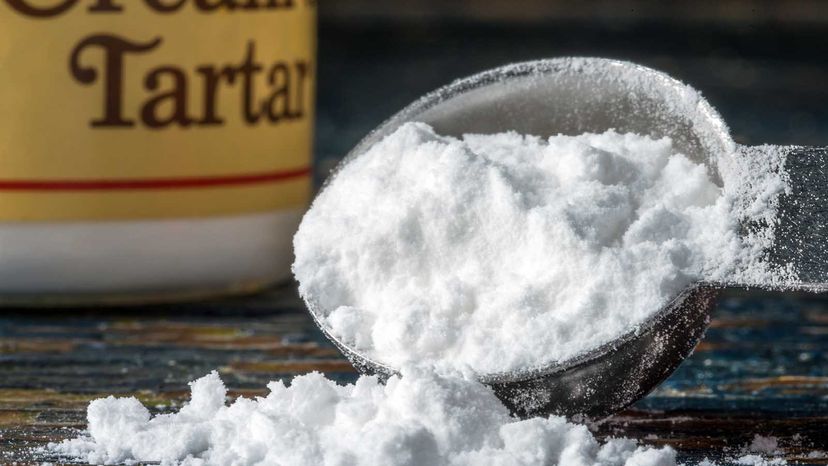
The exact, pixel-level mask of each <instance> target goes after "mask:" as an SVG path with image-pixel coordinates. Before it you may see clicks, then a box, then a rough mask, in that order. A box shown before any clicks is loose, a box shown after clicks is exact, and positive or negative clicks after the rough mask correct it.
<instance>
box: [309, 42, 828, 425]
mask: <svg viewBox="0 0 828 466" xmlns="http://www.w3.org/2000/svg"><path fill="white" fill-rule="evenodd" d="M410 121H421V122H425V123H428V124H430V125H431V126H433V127H434V129H435V131H436V132H437V133H439V134H443V135H449V136H457V137H459V136H462V135H463V134H465V133H497V132H503V131H510V130H512V131H517V132H519V133H525V134H533V135H538V136H542V137H546V136H551V135H555V134H571V135H577V134H581V133H584V132H593V133H601V132H604V131H606V130H609V129H615V130H616V131H618V132H620V133H624V132H633V133H638V134H646V135H649V136H651V137H653V138H661V137H664V136H669V137H670V138H671V139H672V141H673V146H674V147H675V148H676V150H677V151H679V152H681V153H683V154H685V155H686V156H688V157H689V158H690V159H692V160H694V161H696V162H698V163H703V164H705V165H706V166H707V167H708V170H709V172H710V174H711V176H712V177H713V178H714V179H715V180H716V181H718V182H719V183H721V176H720V175H721V174H720V173H719V167H720V166H721V163H723V162H725V160H724V159H723V158H725V157H730V156H732V154H735V153H743V154H746V153H753V152H755V153H756V154H761V153H763V151H753V152H751V150H752V149H751V148H750V147H747V146H740V145H738V144H736V143H735V142H734V141H733V140H732V139H731V137H730V134H729V132H728V129H727V125H726V124H725V123H724V121H723V120H722V118H721V117H720V116H719V114H718V113H717V112H716V110H714V109H713V107H712V106H711V105H710V104H709V103H708V102H707V101H706V100H704V99H703V98H702V97H701V96H700V95H699V94H698V93H697V92H696V91H695V90H694V89H692V88H691V87H689V86H687V85H685V84H683V83H681V82H679V81H677V80H676V79H673V78H671V77H670V76H668V75H666V74H664V73H661V72H659V71H656V70H653V69H650V68H647V67H644V66H641V65H637V64H634V63H630V62H624V61H618V60H609V59H602V58H576V57H571V58H559V59H551V60H539V61H532V62H526V63H519V64H514V65H508V66H504V67H501V68H496V69H493V70H489V71H485V72H483V73H479V74H476V75H474V76H471V77H468V78H465V79H460V80H458V81H455V82H454V83H451V84H449V85H448V86H445V87H443V88H440V89H438V90H436V91H434V92H432V93H430V94H427V95H426V96H424V97H422V98H421V99H419V100H417V101H416V102H414V103H413V104H411V105H409V106H408V107H406V108H405V109H403V110H402V111H400V112H399V113H397V114H396V115H394V116H393V117H391V118H390V119H389V120H387V121H385V122H384V123H383V124H381V125H380V126H379V127H378V128H376V129H375V130H374V131H372V132H371V133H370V134H369V135H368V136H367V137H365V138H364V139H363V140H362V141H361V142H360V143H359V144H358V145H357V146H356V147H355V148H354V149H353V150H352V151H351V152H350V153H349V154H348V156H347V157H346V158H345V160H343V162H342V164H341V165H340V166H343V165H344V164H347V163H348V161H349V160H350V159H352V158H354V157H357V156H359V155H360V154H362V153H363V152H365V151H366V150H367V149H368V148H369V147H371V146H372V145H373V144H375V143H376V142H378V141H379V140H381V139H382V138H384V137H385V136H387V135H389V134H391V133H392V132H393V131H394V130H396V129H397V128H398V127H399V126H400V125H402V124H403V123H406V122H410ZM770 150H775V151H777V152H778V153H783V154H786V158H785V162H784V170H785V171H786V172H787V176H788V177H789V185H790V189H789V192H787V193H785V194H783V195H782V196H780V199H779V211H778V225H776V236H775V240H774V243H773V246H772V247H770V248H768V249H767V251H765V256H766V257H765V259H766V260H767V261H768V262H769V263H770V264H772V265H773V266H774V267H785V266H787V267H790V268H791V269H792V270H793V279H791V280H788V281H787V282H786V283H784V284H780V283H739V282H733V283H729V282H728V283H697V284H695V285H693V286H691V287H689V288H688V289H687V290H685V291H684V292H682V293H680V294H679V295H678V296H677V297H675V298H674V299H673V300H672V301H671V302H669V303H668V304H667V305H666V306H664V308H663V309H661V310H660V311H658V312H656V313H655V314H654V315H652V316H651V317H650V318H649V319H647V320H646V321H645V322H643V323H641V324H639V325H638V326H636V327H635V328H633V329H631V330H630V331H629V332H628V333H627V334H625V335H623V336H621V337H620V338H618V339H616V340H614V341H612V342H610V343H607V344H605V345H602V346H600V347H598V348H595V349H593V350H591V351H589V352H586V353H584V354H581V355H580V356H578V357H575V358H573V359H570V360H567V361H563V362H556V363H552V364H549V365H546V366H543V367H538V368H527V369H526V370H522V371H511V372H504V373H499V374H487V375H482V376H480V379H481V381H482V382H484V383H486V384H487V385H489V386H491V387H492V388H493V389H494V391H495V393H496V394H497V396H498V397H499V398H500V399H501V400H502V401H503V403H504V404H505V405H506V406H508V407H509V408H510V409H511V410H512V412H514V413H515V414H517V415H519V416H522V417H529V416H537V415H547V414H553V413H554V414H563V415H569V416H571V415H576V414H583V415H587V416H592V417H597V416H606V415H609V414H612V413H614V412H617V411H619V410H621V409H623V408H625V407H626V406H628V405H630V404H631V403H633V402H635V401H636V400H638V399H640V398H642V397H643V396H645V395H646V394H647V393H649V392H650V391H651V390H652V389H653V388H655V387H656V386H657V385H658V384H659V383H661V382H662V381H663V380H664V379H666V378H667V377H668V376H669V375H670V374H671V373H672V372H673V371H674V370H675V369H676V368H677V367H678V365H679V364H680V363H681V361H683V360H684V359H685V358H686V357H687V356H688V355H690V353H691V352H692V351H693V349H694V348H695V346H696V344H697V343H698V341H699V340H700V339H701V337H702V336H703V334H704V332H705V330H706V329H707V326H708V323H709V321H710V313H711V311H712V309H713V307H714V305H715V300H716V297H717V295H718V292H719V291H720V290H721V289H722V288H724V287H727V286H753V287H764V288H775V289H797V290H807V291H824V290H828V260H826V255H825V252H824V247H823V246H824V244H825V239H826V238H828V205H826V204H825V203H824V202H823V194H822V193H823V192H825V187H826V186H828V168H826V163H827V162H828V152H826V149H825V148H808V147H801V146H787V147H776V148H771V149H770ZM764 153H767V151H765V152H764ZM756 162H757V163H762V162H763V161H762V160H758V159H757V161H756ZM334 176H335V173H334V175H333V176H331V177H330V178H331V179H332V178H333V177H334ZM323 189H324V187H323ZM303 299H304V300H305V303H306V304H307V306H308V309H309V310H310V313H311V316H313V319H314V320H315V321H316V323H317V325H318V326H319V327H320V329H321V330H322V332H323V333H324V334H325V335H326V336H327V338H329V339H330V340H331V341H332V342H333V343H334V345H336V346H337V347H338V348H339V349H340V350H341V351H342V352H343V354H344V355H345V356H346V357H347V358H348V359H349V360H350V361H351V363H353V365H354V366H355V367H356V368H357V370H358V371H359V372H361V373H364V374H376V375H379V376H381V377H389V376H391V375H393V374H395V373H397V371H396V369H395V368H393V367H390V366H388V365H386V364H383V363H381V362H378V361H376V360H374V359H371V358H370V357H368V356H366V355H364V354H361V353H360V352H358V351H356V350H354V349H353V348H352V347H350V346H349V345H347V344H345V343H343V342H342V341H340V340H338V339H337V338H336V337H335V336H333V335H331V334H330V332H329V331H328V329H327V328H326V326H325V325H324V323H323V322H321V321H320V320H319V317H318V316H320V315H326V314H327V312H325V311H329V310H323V309H320V308H319V307H318V305H317V304H316V301H315V300H314V297H313V296H303Z"/></svg>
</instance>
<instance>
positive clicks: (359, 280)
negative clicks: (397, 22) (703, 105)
mask: <svg viewBox="0 0 828 466" xmlns="http://www.w3.org/2000/svg"><path fill="white" fill-rule="evenodd" d="M720 171H721V172H722V175H723V176H727V175H730V178H731V179H733V180H735V182H733V183H728V180H727V179H726V180H725V186H724V188H722V187H719V186H718V185H717V184H716V183H714V180H713V179H712V178H711V174H710V172H709V171H708V169H707V168H706V167H705V166H704V165H702V164H699V163H696V162H694V161H691V160H690V159H688V158H687V157H686V156H685V155H682V154H681V153H678V152H677V151H676V150H675V149H674V147H673V145H672V142H671V140H670V139H668V138H664V139H659V140H653V139H651V138H649V137H646V136H640V135H636V134H618V133H616V132H613V131H608V132H606V133H603V134H582V135H580V136H553V137H551V138H549V139H542V138H538V137H534V136H526V135H520V134H517V133H514V132H509V133H501V134H493V135H466V136H464V137H463V138H462V139H456V138H451V137H444V136H440V135H438V134H435V132H434V131H433V130H432V128H430V127H429V126H428V125H425V124H422V123H409V124H406V125H403V126H402V127H400V128H399V129H398V130H397V131H396V132H394V133H393V134H391V135H389V136H387V137H386V138H385V139H384V140H382V141H380V142H379V143H377V144H376V145H374V146H373V147H372V148H370V149H369V150H367V151H366V152H365V153H364V154H362V155H360V156H358V157H356V158H355V159H353V160H352V161H350V162H349V163H347V164H346V165H345V166H344V167H343V168H342V170H341V171H340V172H339V173H337V174H336V176H335V177H334V179H333V180H332V181H331V182H330V183H329V185H328V186H327V188H326V189H325V190H324V191H323V192H322V193H321V194H320V195H319V196H318V197H317V199H316V201H315V202H314V203H313V205H312V207H311V209H310V210H309V212H308V213H307V214H306V215H305V217H304V219H303V221H302V224H301V226H300V228H299V231H298V233H297V234H296V236H295V238H294V248H295V253H296V260H295V262H294V265H293V271H294V274H295V275H296V278H297V279H298V281H299V283H300V292H301V293H302V295H303V296H304V297H305V298H306V299H308V300H309V301H310V304H312V307H313V308H314V309H313V310H314V311H315V312H316V313H317V318H318V319H319V320H320V322H321V324H322V325H323V326H325V327H326V328H327V329H328V331H329V332H330V333H331V334H333V335H334V336H335V337H336V338H337V339H339V340H341V341H342V342H344V343H346V344H347V345H349V346H351V347H352V348H355V349H357V350H358V351H359V352H361V353H364V354H367V355H369V356H371V357H372V358H373V359H375V360H378V361H380V362H383V363H386V364H389V365H391V366H393V367H400V366H402V365H405V364H412V363H429V364H444V365H448V366H452V367H458V366H464V367H469V368H471V369H472V370H474V371H476V372H478V373H484V374H486V373H498V372H504V371H510V370H515V369H520V368H529V367H533V366H541V365H544V364H547V363H550V362H555V361H562V360H566V359H569V358H572V357H574V356H577V355H579V354H581V353H584V352H586V351H589V350H591V349H594V348H596V347H598V346H600V345H602V344H604V343H607V342H609V341H611V340H613V339H616V338H617V337H619V336H621V335H623V334H624V333H626V332H629V331H631V330H632V329H633V328H634V327H635V326H636V325H638V324H640V323H641V322H643V321H644V320H645V319H647V318H648V317H650V316H651V315H653V314H654V313H655V312H656V311H657V310H659V309H660V308H661V307H662V306H664V305H665V304H666V303H667V302H669V300H670V299H672V298H674V297H676V296H677V295H678V294H679V293H680V292H681V291H682V290H684V289H685V288H686V287H687V286H688V285H690V284H692V283H694V282H696V281H699V280H701V279H705V280H725V279H730V278H733V277H737V278H739V279H740V280H743V281H744V279H745V278H747V279H749V280H748V281H763V280H766V279H764V278H762V275H767V271H766V270H765V268H764V266H763V264H761V262H758V261H757V260H756V259H755V257H754V256H755V250H757V249H761V244H759V247H757V246H756V245H755V244H748V243H747V242H749V241H753V242H754V243H763V242H764V243H766V242H767V241H768V240H769V237H768V235H767V233H762V232H760V233H758V234H755V235H753V237H750V238H747V239H745V238H743V237H741V236H740V235H739V234H738V233H737V232H738V230H739V225H740V222H741V220H742V219H741V218H740V216H741V215H747V214H744V212H745V211H747V210H748V209H750V210H751V212H750V215H752V216H759V217H761V216H762V215H765V213H766V212H765V210H767V207H768V206H769V205H770V204H769V202H770V201H767V200H772V199H773V198H774V196H775V194H778V192H779V191H780V190H781V189H784V184H782V183H776V184H774V183H769V182H767V181H766V180H763V179H762V180H760V179H754V178H755V177H750V176H746V173H744V170H740V167H738V166H737V165H736V164H734V163H731V164H730V165H728V166H725V167H724V168H723V169H721V170H720ZM757 190H761V191H762V192H763V193H764V192H765V191H768V192H767V193H766V196H765V197H764V198H763V199H765V201H763V200H762V199H760V200H759V201H755V199H757V196H755V195H754V191H757ZM730 193H738V194H739V196H740V197H739V200H744V199H750V200H751V201H750V203H744V202H742V203H743V204H745V205H739V206H738V207H740V211H739V212H741V213H739V214H737V213H735V211H734V210H733V209H734V206H735V205H736V204H737V202H736V201H734V197H733V196H731V195H730ZM740 202H741V201H740ZM757 202H758V204H757ZM757 277H758V278H757Z"/></svg>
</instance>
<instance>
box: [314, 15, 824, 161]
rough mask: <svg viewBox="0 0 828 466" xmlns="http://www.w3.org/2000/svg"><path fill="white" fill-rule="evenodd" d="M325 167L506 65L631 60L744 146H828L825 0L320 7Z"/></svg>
mask: <svg viewBox="0 0 828 466" xmlns="http://www.w3.org/2000/svg"><path fill="white" fill-rule="evenodd" d="M319 13H320V18H319V60H318V62H319V67H318V78H319V87H318V109H319V112H318V120H317V136H316V142H317V149H316V153H317V162H318V173H319V174H320V175H322V176H324V173H326V172H327V171H328V170H329V169H330V168H331V166H332V165H333V163H334V162H335V161H336V160H337V159H338V158H340V157H342V156H343V155H344V154H345V153H346V152H347V151H348V150H350V149H351V148H352V147H353V146H354V145H355V144H356V143H357V142H358V141H359V139H360V138H362V137H363V136H364V135H365V134H366V133H367V132H368V131H370V130H371V129H372V128H373V127H375V126H377V125H378V124H379V123H381V122H382V121H383V120H384V119H385V118H387V117H389V116H391V115H392V114H393V113H395V112H396V111H397V110H400V109H401V108H402V107H404V106H405V105H407V104H408V103H410V102H412V101H413V100H415V99H416V98H417V97H419V96H420V95H422V94H424V93H426V92H428V91H431V90H433V89H435V88H437V87H439V86H442V85H444V84H447V83H449V82H450V81H452V80H454V79H456V78H460V77H464V76H467V75H470V74H473V73H476V72H479V71H482V70H484V69H487V68H492V67H496V66H499V65H503V64H506V63H510V62H517V61H524V60H532V59H538V58H550V57H560V56H572V55H575V56H598V57H608V58H617V59H624V60H630V61H634V62H637V63H641V64H643V65H647V66H650V67H653V68H656V69H659V70H662V71H665V72H667V73H668V74H670V75H672V76H674V77H676V78H678V79H680V80H682V81H684V82H686V83H688V84H690V85H691V86H693V87H695V88H697V89H699V90H700V91H701V92H702V94H703V95H704V96H705V97H706V98H707V99H708V100H709V101H710V102H711V104H712V105H713V106H714V107H715V108H716V109H718V110H719V112H720V113H721V114H722V115H723V117H724V119H725V120H726V121H727V123H728V124H729V125H730V128H731V131H732V134H733V137H734V139H735V140H736V141H737V142H740V143H746V144H760V143H773V144H803V145H824V144H828V138H827V137H826V135H828V66H827V65H826V59H828V53H826V52H828V3H824V2H818V1H799V0H797V1H778V2H775V1H736V0H730V1H692V2H691V1H679V2H669V1H668V2H642V1H616V2H614V1H582V2H563V1H543V0H522V1H521V0H517V1H515V0H512V1H510V0H489V1H483V0H478V1H437V0H396V1H376V0H331V1H325V2H320V3H319Z"/></svg>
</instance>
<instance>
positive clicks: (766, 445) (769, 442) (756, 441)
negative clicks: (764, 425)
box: [747, 434, 781, 455]
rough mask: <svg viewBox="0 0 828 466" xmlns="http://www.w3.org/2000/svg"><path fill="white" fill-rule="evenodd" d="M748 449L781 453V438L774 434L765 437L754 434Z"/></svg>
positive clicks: (765, 452)
mask: <svg viewBox="0 0 828 466" xmlns="http://www.w3.org/2000/svg"><path fill="white" fill-rule="evenodd" d="M747 450H748V451H749V452H751V453H764V454H767V455H773V454H778V453H781V451H780V450H779V439H777V438H776V437H773V436H768V437H764V436H762V435H759V434H755V435H754V436H753V440H752V441H751V442H750V445H748V446H747Z"/></svg>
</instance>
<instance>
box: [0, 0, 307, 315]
mask: <svg viewBox="0 0 828 466" xmlns="http://www.w3.org/2000/svg"><path fill="white" fill-rule="evenodd" d="M0 24H2V27H0V102H2V105H1V106H0V302H2V303H6V304H8V303H22V304H32V303H34V304H38V303H44V304H61V303H69V304H74V303H128V302H150V301H163V300H173V299H182V298H195V297H205V296H212V295H221V294H227V293H234V292H246V291H253V290H257V289H260V288H262V287H265V286H267V285H269V284H272V283H277V282H280V281H286V280H288V279H289V276H290V263H291V261H292V248H291V238H292V236H293V233H294V231H295V230H296V228H297V226H298V224H299V220H300V218H301V215H302V212H303V211H304V208H305V207H306V206H307V203H308V202H309V197H310V194H311V150H312V142H311V139H312V127H313V126H312V124H313V98H314V74H315V62H314V60H315V47H316V41H315V34H316V31H315V28H316V6H315V2H314V1H313V0H307V1H306V0H222V1H219V0H142V1H133V0H52V1H42V0H5V1H3V2H0Z"/></svg>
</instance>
